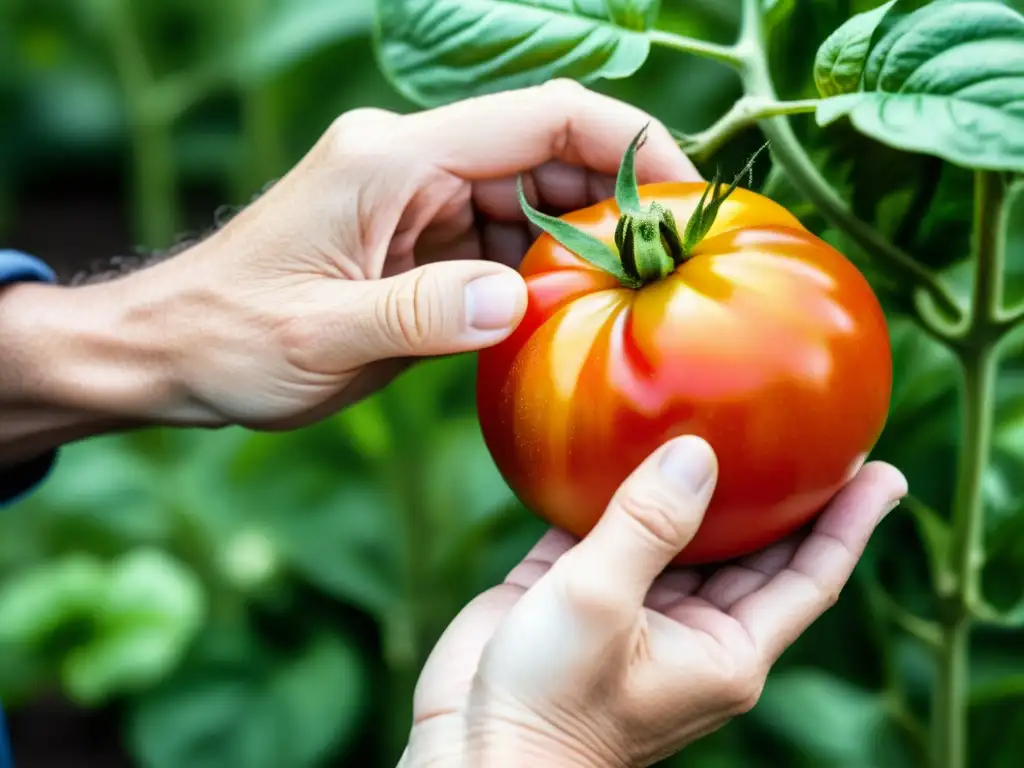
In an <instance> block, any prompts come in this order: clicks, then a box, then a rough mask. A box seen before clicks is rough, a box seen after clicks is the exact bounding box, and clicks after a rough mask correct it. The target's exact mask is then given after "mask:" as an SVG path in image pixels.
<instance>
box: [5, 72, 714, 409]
mask: <svg viewBox="0 0 1024 768" xmlns="http://www.w3.org/2000/svg"><path fill="white" fill-rule="evenodd" d="M646 123H650V125H651V127H650V129H649V132H648V140H647V143H646V146H645V150H644V152H643V153H642V155H641V156H640V157H639V158H638V160H637V163H638V165H637V175H638V177H639V179H640V181H641V182H654V181H665V180H674V179H690V180H693V179H697V178H699V176H698V174H697V172H696V170H695V169H694V167H693V165H692V164H691V163H690V162H689V161H688V160H687V158H686V157H685V156H684V155H683V153H682V152H681V150H680V149H679V148H678V146H677V145H676V143H675V142H674V141H673V139H672V137H671V135H670V134H669V132H668V131H667V130H666V129H665V128H664V126H662V125H661V124H660V123H658V122H657V121H656V120H653V118H651V117H650V116H649V115H647V114H645V113H644V112H642V111H641V110H639V109H637V108H635V107H632V106H630V105H628V104H625V103H623V102H620V101H617V100H615V99H612V98H610V97H607V96H603V95H599V94H597V93H595V92H593V91H590V90H587V89H585V88H584V87H582V86H580V85H578V84H576V83H574V82H572V81H566V80H558V81H552V82H550V83H547V84H545V85H542V86H538V87H534V88H527V89H523V90H518V91H509V92H504V93H499V94H495V95H491V96H486V97H481V98H477V99H472V100H468V101H463V102H459V103H455V104H452V105H449V106H445V107H441V108H438V109H433V110H428V111H424V112H419V113H415V114H410V115H398V114H392V113H389V112H385V111H381V110H376V109H358V110H354V111H352V112H348V113H346V114H344V115H342V116H341V117H340V118H339V119H338V120H337V121H336V122H335V123H334V124H333V125H332V126H331V127H330V129H329V130H327V131H326V132H325V134H324V135H323V137H322V138H321V140H320V141H319V142H317V144H316V145H315V146H314V147H313V148H312V149H311V150H310V152H309V153H308V155H307V156H306V157H305V158H304V159H303V160H302V161H301V162H300V163H299V164H298V165H297V166H296V167H295V168H294V169H292V170H291V171H290V172H289V173H288V174H287V175H286V176H284V177H283V178H282V179H281V180H280V181H279V182H277V184H275V185H274V186H273V187H272V188H271V189H270V190H269V191H268V192H267V193H266V194H264V195H263V196H262V197H261V198H259V199H258V200H257V201H256V202H255V203H253V204H252V205H251V206H249V207H248V208H246V209H244V210H243V211H242V212H241V213H240V214H239V215H237V216H236V217H235V218H234V219H232V220H231V221H230V222H229V223H228V224H227V225H226V226H225V227H224V228H223V229H221V230H219V231H217V232H215V233H214V234H213V235H212V236H210V237H209V238H207V239H206V240H204V241H202V242H200V243H199V244H197V245H195V246H193V247H191V248H189V249H187V250H185V251H184V252H182V253H180V254H178V255H176V256H173V257H172V258H169V259H166V260H165V261H162V262H160V263H158V264H156V265H155V266H151V267H148V268H145V269H142V270H139V271H137V272H134V273H131V274H128V275H127V276H124V277H122V278H120V279H116V280H113V281H110V282H103V283H95V284H89V285H85V286H81V287H77V288H73V289H54V288H49V287H44V286H18V287H17V288H15V289H14V290H17V291H18V295H17V296H14V295H12V296H11V297H10V302H9V304H8V306H9V316H10V317H12V318H14V319H16V320H18V322H19V323H20V326H21V327H22V328H25V329H26V332H32V331H30V330H27V329H28V326H29V325H32V327H33V328H37V330H36V331H34V333H35V335H36V337H37V340H36V341H33V345H34V346H33V347H32V348H33V349H38V351H39V357H40V361H41V362H40V365H39V367H40V370H39V371H27V372H26V373H25V375H24V376H23V379H24V381H26V382H34V383H33V385H32V389H26V392H25V393H23V397H24V398H25V399H26V400H30V399H31V398H33V397H36V396H37V395H39V396H42V393H41V391H40V386H41V385H42V386H43V387H46V386H49V385H50V384H51V379H52V377H53V376H54V361H59V362H60V364H61V366H62V368H63V370H65V371H67V374H66V375H65V376H64V377H63V379H67V381H63V380H62V383H61V386H62V387H63V389H62V391H61V392H60V395H61V396H60V397H54V398H51V400H55V401H56V402H60V403H61V404H62V405H65V406H70V407H79V408H83V409H85V410H86V411H89V412H92V413H97V412H98V413H109V414H111V415H113V416H117V417H124V418H129V419H133V418H139V417H141V418H142V419H143V420H145V421H157V422H162V423H170V424H199V425H209V426H218V425H221V424H227V423H240V424H243V425H246V426H249V427H254V428H263V429H284V428H291V427H296V426H301V425H303V424H306V423H310V422H312V421H314V420H317V419H319V418H321V417H323V416H326V415H329V414H330V413H332V412H334V411H336V410H338V409H339V408H342V407H344V406H345V405H347V404H350V403H352V402H354V401H355V400H358V399H359V398H361V397H363V396H365V395H366V394H368V393H369V392H371V391H373V390H374V389H376V388H378V387H380V386H381V385H382V384H384V383H385V382H387V381H388V380H389V379H390V378H391V377H392V376H394V375H395V374H396V373H397V372H398V371H399V370H401V368H402V367H403V366H404V365H405V364H406V363H407V361H408V360H409V359H410V358H422V357H427V356H436V355H447V354H454V353H459V352H466V351H471V350H476V349H480V348H482V347H485V346H489V345H491V344H494V343H497V342H498V341H500V340H502V339H503V338H505V337H506V336H508V335H509V334H510V333H511V332H512V330H514V328H515V326H516V325H518V323H519V321H520V320H521V318H522V316H523V313H524V312H525V310H526V288H525V284H524V282H523V280H522V278H521V277H520V276H519V275H518V274H517V273H516V271H515V270H514V269H513V267H515V266H517V265H518V262H519V260H520V259H521V258H522V256H523V255H524V254H525V252H526V250H527V248H528V246H529V243H530V241H531V240H532V239H533V237H535V236H536V233H535V232H533V234H531V229H528V225H527V222H526V219H525V217H524V216H523V214H522V211H521V210H520V207H519V202H518V198H517V193H516V183H515V180H516V176H517V175H519V174H524V175H525V178H524V182H525V188H526V191H527V195H528V197H529V198H531V203H533V204H534V205H539V206H540V207H541V208H542V209H546V210H547V211H548V212H550V213H559V212H564V211H566V210H569V209H575V208H578V207H582V206H584V205H587V204H590V203H593V202H597V201H598V200H600V199H604V198H607V197H610V196H612V194H613V193H614V175H615V173H616V171H617V169H618V164H619V162H620V159H621V156H622V154H623V152H624V151H625V149H626V147H627V146H628V145H629V142H630V140H631V139H632V138H633V136H635V135H636V133H637V132H638V131H639V130H640V129H641V128H642V127H643V126H644V124H646ZM58 291H63V294H60V293H58ZM46 292H48V293H46ZM33 297H35V298H33ZM62 300H63V304H61V301H62ZM15 301H17V302H18V303H17V305H16V306H15V305H14V303H13V302H15ZM68 304H69V305H73V306H76V307H77V310H76V312H77V314H76V318H75V320H74V321H72V322H70V324H71V325H74V326H76V327H80V328H83V329H86V330H87V331H88V335H89V337H90V339H89V340H87V341H86V343H85V344H83V343H81V342H80V341H77V340H76V341H69V342H68V343H66V344H63V345H60V342H58V341H57V339H59V338H61V336H60V334H59V333H57V332H56V329H55V328H53V326H54V325H55V323H56V320H54V317H55V316H56V315H55V313H58V312H59V310H56V309H55V307H57V306H58V305H68ZM19 332H20V331H19ZM94 338H96V339H100V341H99V342H95V343H93V341H92V340H93V339H94ZM47 345H49V349H47ZM58 345H60V346H62V347H63V348H61V349H59V350H58V349H54V347H56V346H58ZM26 346H28V345H27V344H26ZM86 349H91V350H92V351H94V352H96V353H97V354H102V355H106V356H107V358H109V359H105V360H104V361H99V362H98V361H97V360H96V359H81V358H84V357H85V350H86ZM94 357H95V355H94ZM76 358H79V359H77V360H76ZM143 366H148V367H146V368H144V367H143ZM154 369H155V372H154ZM103 386H106V388H107V401H108V402H97V401H98V399H99V397H100V396H101V394H100V393H101V391H102V387H103ZM111 390H116V397H111V396H110V391H111Z"/></svg>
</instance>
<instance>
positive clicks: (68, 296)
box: [0, 283, 177, 466]
mask: <svg viewBox="0 0 1024 768" xmlns="http://www.w3.org/2000/svg"><path fill="white" fill-rule="evenodd" d="M129 298H130V291H126V290H125V289H124V286H121V285H117V284H116V283H110V284H100V285H92V286H85V287H80V288H68V287H60V286H54V285H47V284H43V283H15V284H12V285H7V286H3V287H0V414H2V418H0V466H2V465H11V464H17V463H20V462H22V461H26V460H29V459H31V458H33V457H35V456H38V455H40V454H43V453H45V452H46V451H49V450H51V449H53V448H55V447H57V446H59V445H62V444H65V443H68V442H72V441H75V440H79V439H81V438H83V437H88V436H90V435H95V434H100V433H103V432H107V431H111V430H114V429H125V428H131V427H133V426H142V425H145V424H149V423H155V419H154V416H153V414H154V412H155V410H156V408H157V406H158V404H159V403H166V402H170V401H173V400H174V399H175V397H176V394H177V393H176V392H175V391H174V389H175V387H174V384H173V377H172V376H170V375H169V365H168V359H167V358H168V356H167V354H166V351H165V349H164V347H165V346H166V345H164V344H163V342H161V341H160V334H159V333H156V332H155V331H156V326H155V323H153V322H152V318H150V319H149V321H148V322H147V321H146V320H145V318H144V315H145V313H140V312H139V311H138V310H137V309H134V308H133V302H132V301H129V300H127V299H129Z"/></svg>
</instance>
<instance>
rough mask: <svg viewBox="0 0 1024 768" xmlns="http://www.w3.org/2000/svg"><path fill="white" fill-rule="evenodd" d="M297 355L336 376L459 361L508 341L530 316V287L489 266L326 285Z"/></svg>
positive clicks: (453, 266) (434, 268)
mask: <svg viewBox="0 0 1024 768" xmlns="http://www.w3.org/2000/svg"><path fill="white" fill-rule="evenodd" d="M320 290H321V291H322V295H321V297H320V298H321V302H322V306H323V307H324V309H323V310H322V311H317V312H312V313H311V315H310V322H309V327H308V328H306V329H304V331H303V332H302V333H301V334H300V335H299V338H297V339H296V343H295V344H294V345H293V346H294V347H295V348H296V349H294V350H293V355H294V356H296V357H298V356H300V355H301V359H299V360H297V361H296V362H297V364H298V365H300V366H302V367H303V368H304V369H306V370H314V371H317V372H322V373H330V374H339V373H342V372H345V371H349V370H353V369H355V368H358V367H361V366H363V365H367V364H369V363H372V362H375V361H378V360H387V359H391V358H395V357H426V356H435V355H448V354H456V353H459V352H466V351H470V350H475V349H480V348H482V347H485V346H489V345H491V344H495V343H497V342H499V341H501V340H502V339H504V338H505V337H507V336H508V335H509V334H510V333H512V331H513V330H514V329H515V327H516V326H517V325H518V324H519V321H520V320H522V318H523V314H524V313H525V311H526V284H525V283H524V282H523V279H522V277H520V276H519V275H518V274H517V273H516V272H515V271H514V270H512V269H510V268H508V267H506V266H503V265H500V264H494V263H491V262H487V261H453V262H439V263H436V264H427V265H424V266H421V267H417V268H416V269H413V270H410V271H408V272H405V273H402V274H400V275H396V276H394V277H389V278H387V279H385V280H375V281H371V282H355V281H326V282H325V283H324V286H323V287H322V288H321V289H320Z"/></svg>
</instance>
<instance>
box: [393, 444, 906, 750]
mask: <svg viewBox="0 0 1024 768" xmlns="http://www.w3.org/2000/svg"><path fill="white" fill-rule="evenodd" d="M717 473H718V463H717V459H716V457H715V455H714V453H713V452H712V450H711V447H710V446H709V445H708V444H707V443H706V442H705V441H703V440H702V439H700V438H698V437H695V436H686V437H682V438H677V439H675V440H672V441H670V442H668V443H666V444H665V445H663V446H661V447H660V448H659V449H658V450H656V451H655V452H654V453H653V454H652V455H651V456H650V457H649V458H648V459H647V460H646V461H645V462H644V463H643V464H641V465H640V467H639V468H638V469H636V470H635V471H634V472H633V473H632V474H631V475H630V476H629V478H627V480H626V481H625V482H624V483H623V484H622V486H620V488H619V489H618V491H617V492H616V494H615V496H614V498H613V500H612V502H611V503H610V505H609V507H608V509H607V510H606V511H605V513H604V514H603V515H602V517H601V519H600V520H599V522H598V523H597V525H596V526H595V527H594V528H593V530H591V532H590V533H589V534H587V536H586V537H585V538H584V539H583V540H582V541H581V542H580V541H577V540H576V539H575V538H573V537H571V536H569V535H568V534H566V533H564V532H562V531H559V530H556V529H553V530H552V531H551V532H549V533H548V534H547V535H546V536H544V537H543V538H542V539H541V540H540V542H538V544H537V545H536V546H535V547H534V548H533V550H532V551H531V552H530V553H529V554H528V555H527V556H526V558H525V559H524V560H523V561H522V562H521V563H520V564H519V565H518V566H517V567H516V568H515V569H513V570H512V572H511V573H510V574H509V575H508V577H507V578H506V579H505V581H504V583H503V584H501V585H499V586H497V587H495V588H493V589H491V590H489V591H488V592H485V593H484V594H482V595H480V596H479V597H477V598H476V599H475V600H474V601H473V602H472V603H470V604H469V605H468V606H467V607H466V608H465V609H463V611H462V612H461V613H460V614H459V615H458V616H457V617H456V618H455V620H454V621H453V622H452V623H451V624H450V625H449V627H448V629H447V630H446V632H445V633H444V635H443V636H442V637H441V639H440V641H439V642H438V643H437V645H436V647H435V648H434V650H433V652H432V654H431V656H430V658H429V659H428V661H427V663H426V665H425V667H424V669H423V672H422V675H421V677H420V679H419V684H418V686H417V689H416V697H415V703H414V721H415V725H414V727H413V729H412V736H411V739H410V742H409V747H408V749H407V751H406V753H405V755H404V757H403V759H402V764H401V766H400V768H428V767H429V768H434V767H435V766H436V767H438V768H439V767H440V766H445V768H456V767H458V768H485V767H486V768H503V767H504V766H520V765H543V766H546V767H547V768H583V767H584V766H585V767H586V768H626V767H629V768H639V767H641V766H648V765H651V764H653V763H655V762H657V761H658V760H660V759H663V758H665V757H668V756H669V755H671V754H674V753H675V752H678V751H679V750H681V749H683V748H684V747H685V746H686V745H687V744H689V743H691V742H692V741H694V740H696V739H698V738H700V737H701V736H704V735H706V734H708V733H710V732H712V731H714V730H716V729H718V728H719V727H721V726H722V725H724V724H725V723H726V722H728V721H729V720H730V719H731V718H733V717H735V716H737V715H740V714H742V713H745V712H746V711H748V710H749V709H750V708H751V707H753V706H754V704H755V703H756V702H757V700H758V697H759V695H760V693H761V690H762V688H763V686H764V683H765V679H766V676H767V675H768V672H769V670H770V669H771V667H772V665H773V664H774V663H775V661H776V660H777V659H778V658H779V656H780V655H781V654H782V652H783V651H784V650H785V649H786V648H788V647H789V646H790V645H791V644H792V643H793V642H794V641H795V640H796V639H797V638H798V637H799V636H800V635H801V633H803V632H804V630H806V629H807V627H808V626H809V625H810V624H811V623H812V622H813V621H815V620H816V619H817V618H818V617H819V616H821V614H822V613H824V612H825V611H826V610H827V609H828V608H829V607H830V606H832V605H833V604H834V603H835V602H836V600H837V599H838V598H839V594H840V591H841V589H842V588H843V586H844V585H845V584H846V582H847V580H848V579H849V577H850V574H851V572H852V570H853V568H854V566H855V565H856V563H857V561H858V559H859V558H860V556H861V554H862V552H863V550H864V547H865V545H866V544H867V542H868V539H869V537H870V536H871V533H872V532H873V531H874V529H875V527H876V526H877V525H878V524H879V522H881V520H882V519H883V517H884V516H885V515H886V514H887V513H888V512H889V511H890V510H891V509H892V508H893V507H894V506H896V504H898V503H899V500H900V499H901V498H902V497H903V496H904V495H905V494H906V492H907V486H906V480H905V479H904V477H903V476H902V475H901V474H900V473H899V472H898V471H897V470H896V469H895V468H893V467H892V466H889V465H888V464H884V463H880V462H870V463H868V464H866V465H865V466H864V467H863V468H862V469H861V470H860V471H859V473H858V474H857V475H856V477H855V478H854V479H853V480H852V481H851V482H850V483H849V484H848V485H846V486H845V487H844V489H843V490H842V491H840V493H839V494H838V495H837V496H836V497H835V498H834V499H833V500H832V502H831V503H830V504H829V505H828V507H827V508H826V509H825V511H824V512H823V513H822V515H821V517H820V518H818V521H817V522H816V523H815V525H814V527H813V529H812V530H811V531H810V532H802V533H800V534H798V535H795V536H791V537H789V538H787V539H785V540H783V541H782V542H780V543H778V544H775V545H773V546H771V547H769V548H767V549H765V550H763V551H761V552H759V553H757V554H755V555H751V556H749V557H746V558H743V559H741V560H738V561H734V562H732V563H729V564H726V565H723V566H721V567H719V568H718V569H716V570H714V571H713V572H711V573H709V574H704V575H703V576H702V575H700V574H698V573H697V571H695V570H687V569H680V568H673V567H670V563H671V561H672V560H673V558H674V557H675V556H676V555H677V554H678V553H679V552H680V551H681V550H682V549H683V547H685V546H686V544H687V543H688V542H689V541H690V540H691V539H692V538H693V536H694V534H695V533H696V531H697V529H698V528H699V526H700V524H701V521H702V519H703V515H704V512H705V510H706V508H707V505H708V502H709V501H710V499H711V497H712V495H713V493H714V490H715V484H716V482H717Z"/></svg>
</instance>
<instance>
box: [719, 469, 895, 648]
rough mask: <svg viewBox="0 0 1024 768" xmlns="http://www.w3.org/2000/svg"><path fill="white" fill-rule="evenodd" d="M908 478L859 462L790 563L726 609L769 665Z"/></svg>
mask: <svg viewBox="0 0 1024 768" xmlns="http://www.w3.org/2000/svg"><path fill="white" fill-rule="evenodd" d="M906 492H907V481H906V480H905V479H904V477H903V475H902V474H901V473H900V472H899V471H898V470H897V469H896V468H895V467H892V466H890V465H888V464H883V463H881V462H872V463H871V464H868V465H866V466H864V467H863V468H862V469H861V471H860V472H859V473H858V474H857V477H855V478H854V479H853V481H852V482H850V484H849V485H847V486H846V487H845V488H844V489H843V490H842V491H840V492H839V495H838V496H836V498H835V500H834V501H832V503H831V504H829V506H828V508H827V509H826V510H825V512H824V513H823V514H822V516H821V517H820V518H819V519H818V522H817V523H816V524H815V526H814V529H813V530H812V531H811V533H810V535H809V536H808V537H807V538H806V539H805V540H804V542H803V543H802V544H801V545H800V546H799V548H797V550H796V552H795V553H794V554H793V558H792V560H790V562H789V564H788V565H787V566H786V567H785V568H783V569H782V570H781V571H779V573H778V574H776V575H775V576H774V577H772V579H771V580H770V581H769V582H768V583H767V584H765V585H764V586H763V587H761V589H759V590H757V591H756V592H753V593H751V594H750V595H748V596H747V597H745V598H743V599H742V600H740V601H739V602H737V603H735V604H734V605H733V607H732V609H731V610H730V611H729V613H730V614H731V615H732V616H733V618H735V619H736V620H737V621H739V622H740V624H742V625H743V626H744V628H745V629H746V631H747V634H748V635H749V636H750V638H751V639H752V640H753V642H754V645H755V647H756V648H757V650H758V652H759V655H760V656H761V658H762V659H764V660H765V661H766V662H767V663H768V664H769V665H770V664H773V663H774V662H775V661H776V660H777V659H778V658H779V656H781V655H782V653H783V651H785V650H786V648H788V647H789V646H790V645H792V644H793V643H794V642H795V641H796V639H797V638H798V637H800V635H801V634H803V633H804V631H806V630H807V628H808V627H809V626H810V625H811V624H812V623H813V622H814V621H816V620H817V619H818V618H819V617H820V616H821V615H822V614H823V613H824V612H825V611H826V610H828V608H829V607H831V606H832V605H833V604H834V603H835V602H836V600H837V599H838V597H839V592H840V590H842V588H843V587H844V586H845V585H846V582H847V581H849V579H850V576H851V575H852V573H853V569H854V567H856V565H857V562H858V561H859V560H860V557H861V555H862V554H863V553H864V548H865V547H866V546H867V543H868V540H869V539H870V538H871V534H872V533H873V532H874V530H875V528H876V527H877V525H878V524H879V523H880V522H881V521H882V518H884V517H885V515H886V514H887V513H888V512H889V511H890V510H891V509H892V508H893V507H894V506H895V505H896V504H898V503H899V500H900V499H901V498H903V496H904V495H906Z"/></svg>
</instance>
